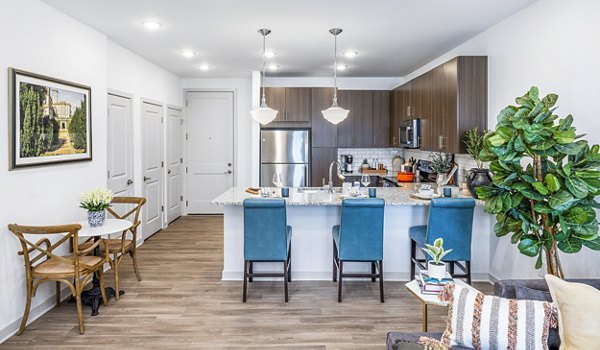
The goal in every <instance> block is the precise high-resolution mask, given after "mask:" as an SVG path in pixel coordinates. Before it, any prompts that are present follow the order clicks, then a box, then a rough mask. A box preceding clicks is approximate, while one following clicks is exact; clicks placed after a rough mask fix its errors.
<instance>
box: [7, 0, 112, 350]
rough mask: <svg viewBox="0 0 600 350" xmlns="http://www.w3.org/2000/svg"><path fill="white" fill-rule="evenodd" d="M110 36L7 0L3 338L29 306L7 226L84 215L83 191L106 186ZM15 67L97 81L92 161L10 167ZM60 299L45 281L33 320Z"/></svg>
mask: <svg viewBox="0 0 600 350" xmlns="http://www.w3.org/2000/svg"><path fill="white" fill-rule="evenodd" d="M47 24H50V25H47ZM106 41H107V40H106V37H105V36H104V35H102V34H100V33H98V32H96V31H94V30H92V29H90V28H89V27H86V26H84V25H82V24H81V23H80V22H77V21H75V20H73V19H71V18H70V17H67V16H66V15H64V14H62V13H60V12H58V11H56V10H54V9H53V8H51V7H49V6H48V5H46V4H44V3H42V2H40V1H38V0H20V1H1V2H0V43H2V54H0V106H2V107H1V108H2V112H3V113H1V117H0V135H2V137H1V139H2V142H3V147H2V151H1V152H0V194H1V198H2V199H1V203H0V266H1V268H0V281H1V282H0V286H1V287H0V343H1V342H2V341H3V340H4V339H5V338H7V337H8V336H10V335H11V334H13V333H14V332H16V330H17V328H18V324H19V322H20V320H21V316H22V314H23V309H24V305H25V273H24V269H23V257H21V256H18V255H17V251H18V250H20V245H19V244H18V242H17V239H16V237H14V236H13V235H12V234H11V233H10V232H9V231H8V230H7V228H6V225H7V224H9V223H21V224H29V225H48V224H57V223H63V224H64V223H69V222H76V221H80V220H85V219H86V213H85V211H84V210H83V209H80V208H79V207H78V199H79V194H80V192H82V191H84V190H88V189H90V188H92V187H98V186H106V76H107V66H106V65H107V63H106V54H107V51H106ZM8 67H14V68H19V69H23V70H27V71H31V72H34V73H39V74H44V75H48V76H51V77H55V78H60V79H64V80H68V81H72V82H76V83H80V84H84V85H88V86H90V87H91V89H92V98H91V101H92V132H93V138H92V140H93V147H92V152H93V161H91V162H90V161H87V162H78V163H73V164H64V165H53V166H44V167H39V168H28V169H21V170H14V171H10V172H9V171H8V166H7V164H8V151H7V146H8V141H7V139H6V136H7V135H8V117H7V103H8V90H7V89H8V82H7V77H8V73H7V68H8ZM53 297H54V285H53V284H52V283H47V284H46V285H44V286H42V287H40V289H39V290H38V292H37V295H36V297H35V298H34V299H33V304H32V312H31V316H30V320H33V319H35V318H37V317H38V316H39V315H40V314H42V313H43V312H45V310H47V309H48V308H50V307H52V305H53V303H52V301H53ZM74 317H75V315H74ZM75 319H76V318H74V320H75ZM74 322H75V321H74ZM74 324H75V323H74Z"/></svg>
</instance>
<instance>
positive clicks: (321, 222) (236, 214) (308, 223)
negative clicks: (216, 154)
mask: <svg viewBox="0 0 600 350" xmlns="http://www.w3.org/2000/svg"><path fill="white" fill-rule="evenodd" d="M336 190H337V191H338V192H336V193H329V192H328V191H327V190H324V189H321V188H315V189H298V188H291V189H290V196H289V198H287V199H286V201H287V221H288V225H291V226H292V227H293V236H292V280H331V277H332V254H333V253H332V250H333V240H332V238H331V227H332V226H334V225H338V224H339V223H340V214H341V203H342V200H341V195H340V193H339V190H340V189H336ZM414 192H415V190H414V185H413V184H412V183H409V184H403V185H402V187H381V188H377V197H378V198H383V199H384V200H385V223H384V248H383V249H384V252H383V259H384V278H385V280H402V281H405V280H408V279H409V274H410V238H409V236H408V228H409V227H410V226H415V225H425V224H427V215H428V212H429V203H430V202H429V201H426V200H419V199H414V198H412V197H411V194H413V193H414ZM253 197H254V198H256V197H258V196H256V195H251V194H249V193H247V192H246V191H245V188H241V187H232V188H230V189H229V190H227V191H226V192H225V193H223V194H221V195H220V196H219V197H217V198H215V199H214V200H213V201H212V202H211V203H212V204H213V205H223V206H224V211H223V213H224V220H223V221H224V224H223V234H224V257H223V258H224V261H223V275H222V278H223V280H242V278H243V268H244V208H243V206H242V204H243V201H244V199H246V198H253ZM491 220H492V216H490V215H488V214H486V213H484V212H483V206H482V202H479V201H478V202H477V205H476V207H475V215H474V220H473V240H472V260H471V269H472V277H473V280H486V281H488V280H489V253H490V232H491ZM447 248H452V247H447ZM280 269H281V264H271V263H262V264H256V265H255V271H257V272H258V271H279V270H280ZM344 269H345V270H346V271H348V272H369V271H370V264H368V263H347V265H346V264H345V265H344Z"/></svg>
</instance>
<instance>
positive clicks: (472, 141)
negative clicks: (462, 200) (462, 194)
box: [463, 128, 492, 198]
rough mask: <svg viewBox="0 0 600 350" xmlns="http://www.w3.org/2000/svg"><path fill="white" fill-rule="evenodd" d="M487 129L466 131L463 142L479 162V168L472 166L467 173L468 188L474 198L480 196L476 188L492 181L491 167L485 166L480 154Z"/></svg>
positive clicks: (468, 151)
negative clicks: (480, 131)
mask: <svg viewBox="0 0 600 350" xmlns="http://www.w3.org/2000/svg"><path fill="white" fill-rule="evenodd" d="M484 137H485V131H484V132H483V133H481V134H480V133H479V132H478V131H477V128H473V129H471V130H468V131H467V132H465V137H464V139H463V143H464V144H465V147H466V149H467V153H469V155H471V157H473V159H475V162H476V163H477V168H472V169H471V170H469V174H468V175H467V188H468V189H469V192H471V195H472V196H473V198H479V197H478V196H477V192H476V191H475V189H476V188H477V187H481V186H488V185H489V184H491V183H492V176H491V175H490V171H489V169H484V168H483V161H482V160H481V157H480V156H479V154H480V153H481V150H483V148H484V146H485V143H484Z"/></svg>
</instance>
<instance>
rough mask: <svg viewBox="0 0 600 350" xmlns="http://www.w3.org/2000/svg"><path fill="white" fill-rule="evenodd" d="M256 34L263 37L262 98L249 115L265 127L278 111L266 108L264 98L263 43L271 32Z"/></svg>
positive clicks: (267, 30) (264, 65) (263, 31)
mask: <svg viewBox="0 0 600 350" xmlns="http://www.w3.org/2000/svg"><path fill="white" fill-rule="evenodd" d="M258 32H259V33H260V34H261V35H262V36H263V66H262V75H261V78H260V88H261V90H262V98H261V100H260V106H259V107H258V108H255V109H253V110H251V111H250V114H251V115H252V118H254V120H256V121H257V122H259V123H261V124H263V125H265V124H269V123H270V122H272V121H273V120H274V119H275V117H277V113H278V111H276V110H274V109H273V108H270V107H269V106H267V100H266V98H265V67H266V62H265V52H266V50H265V41H266V37H267V35H269V34H270V33H271V30H270V29H259V30H258Z"/></svg>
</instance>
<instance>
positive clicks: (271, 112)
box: [250, 97, 279, 125]
mask: <svg viewBox="0 0 600 350" xmlns="http://www.w3.org/2000/svg"><path fill="white" fill-rule="evenodd" d="M277 113H279V112H278V111H277V110H275V109H273V108H271V107H269V106H267V102H266V100H265V98H264V97H263V98H262V100H261V103H260V107H258V108H255V109H253V110H251V111H250V115H252V118H254V120H256V121H257V122H259V123H261V124H262V125H265V124H269V123H270V122H272V121H273V120H275V118H276V117H277Z"/></svg>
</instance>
